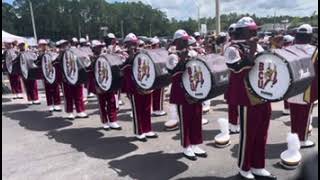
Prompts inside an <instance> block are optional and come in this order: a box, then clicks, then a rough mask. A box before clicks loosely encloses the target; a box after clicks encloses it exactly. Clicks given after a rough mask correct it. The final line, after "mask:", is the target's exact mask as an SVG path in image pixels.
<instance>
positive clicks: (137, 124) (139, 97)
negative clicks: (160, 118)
mask: <svg viewBox="0 0 320 180" xmlns="http://www.w3.org/2000/svg"><path fill="white" fill-rule="evenodd" d="M124 43H125V46H126V48H127V50H128V54H129V58H128V59H127V60H126V62H125V64H124V66H123V68H122V71H123V73H124V81H123V90H124V92H126V93H127V94H128V97H129V99H130V101H131V105H132V112H133V125H134V134H135V135H136V139H137V140H139V141H142V142H146V141H147V138H157V137H158V135H157V134H156V133H155V132H153V131H152V127H151V93H152V92H142V91H140V90H138V89H137V87H136V85H135V82H134V81H133V78H132V63H133V57H134V56H135V54H136V53H138V45H139V39H138V38H137V37H136V35H134V34H133V33H130V34H128V35H127V36H126V37H125V39H124Z"/></svg>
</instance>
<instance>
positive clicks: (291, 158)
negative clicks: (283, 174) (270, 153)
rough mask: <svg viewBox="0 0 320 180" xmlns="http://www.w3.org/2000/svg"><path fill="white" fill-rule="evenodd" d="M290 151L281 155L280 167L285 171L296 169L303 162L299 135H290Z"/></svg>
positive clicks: (288, 139) (288, 140) (288, 138)
mask: <svg viewBox="0 0 320 180" xmlns="http://www.w3.org/2000/svg"><path fill="white" fill-rule="evenodd" d="M287 142H288V149H287V150H286V151H284V152H283V153H281V155H280V159H281V161H280V165H282V166H283V167H284V168H285V169H296V168H297V167H298V165H299V164H300V162H301V158H302V156H301V154H300V151H299V150H300V141H299V137H298V135H297V134H292V133H288V137H287Z"/></svg>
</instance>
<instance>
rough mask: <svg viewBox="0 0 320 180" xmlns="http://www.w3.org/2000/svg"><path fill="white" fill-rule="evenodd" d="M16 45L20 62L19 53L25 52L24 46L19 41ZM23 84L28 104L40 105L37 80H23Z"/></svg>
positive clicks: (23, 43)
mask: <svg viewBox="0 0 320 180" xmlns="http://www.w3.org/2000/svg"><path fill="white" fill-rule="evenodd" d="M17 45H18V49H19V51H20V54H19V55H18V57H17V59H19V60H18V61H20V55H21V52H24V51H26V46H25V45H26V44H25V42H24V41H22V40H19V41H18V44H17ZM23 84H24V87H25V91H26V95H27V100H28V102H29V103H30V104H37V105H39V104H41V103H40V101H39V95H38V84H37V80H29V79H24V78H23Z"/></svg>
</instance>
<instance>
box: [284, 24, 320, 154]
mask: <svg viewBox="0 0 320 180" xmlns="http://www.w3.org/2000/svg"><path fill="white" fill-rule="evenodd" d="M312 33H313V29H312V27H311V26H310V25H309V24H304V25H301V26H300V27H299V28H298V29H297V32H296V35H295V45H294V46H296V47H298V48H299V49H302V50H303V51H305V52H307V53H308V54H310V55H313V57H312V61H313V63H317V61H318V60H317V59H318V56H317V54H314V53H315V50H316V47H315V46H313V45H311V44H310V42H311V39H312ZM317 67H318V66H316V70H317ZM316 73H317V72H316ZM317 82H318V79H315V80H314V81H313V84H312V86H311V88H308V90H307V91H306V92H304V93H301V94H299V95H297V96H294V97H292V98H289V99H288V102H289V108H290V118H291V131H292V133H297V134H298V136H299V139H300V144H301V148H311V147H314V146H315V143H314V142H312V141H311V140H309V139H308V131H309V127H310V122H311V117H312V110H313V108H314V102H315V101H316V100H317V99H318V96H317V93H318V90H317V87H318V84H317Z"/></svg>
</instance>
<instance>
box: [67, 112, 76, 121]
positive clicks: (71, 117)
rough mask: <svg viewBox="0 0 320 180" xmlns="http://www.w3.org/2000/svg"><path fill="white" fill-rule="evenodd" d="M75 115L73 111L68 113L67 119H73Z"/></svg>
mask: <svg viewBox="0 0 320 180" xmlns="http://www.w3.org/2000/svg"><path fill="white" fill-rule="evenodd" d="M74 118H75V117H74V115H73V113H68V115H67V119H70V120H73V119H74Z"/></svg>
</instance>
